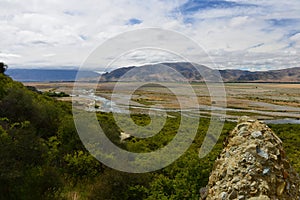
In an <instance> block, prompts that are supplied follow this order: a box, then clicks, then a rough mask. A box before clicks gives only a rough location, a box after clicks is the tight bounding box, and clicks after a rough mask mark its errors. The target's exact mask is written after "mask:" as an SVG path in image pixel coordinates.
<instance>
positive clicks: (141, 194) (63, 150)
mask: <svg viewBox="0 0 300 200" xmlns="http://www.w3.org/2000/svg"><path fill="white" fill-rule="evenodd" d="M172 115H173V116H175V117H173V118H168V119H167V121H166V124H165V126H164V127H163V129H162V130H161V131H160V133H159V134H157V135H156V136H155V137H151V138H148V139H136V138H133V139H131V140H129V141H127V142H125V143H124V142H123V143H121V142H120V140H119V133H120V132H121V130H120V129H119V128H118V127H117V126H116V124H115V122H114V119H113V115H112V113H98V114H97V117H98V120H99V121H101V127H102V129H103V130H104V132H105V133H106V134H107V136H108V137H109V138H110V139H111V140H112V141H113V142H114V143H115V144H117V145H118V146H120V147H121V148H124V149H126V150H129V151H133V152H148V151H152V150H154V149H157V148H160V147H162V146H163V145H166V144H167V143H168V142H169V141H171V140H172V138H173V137H174V134H175V133H176V129H178V125H179V123H180V116H179V115H176V113H172ZM131 116H132V118H133V120H134V121H135V123H137V124H139V125H147V124H148V123H149V120H150V119H149V116H147V115H143V114H132V115H131ZM199 124H200V125H199V128H198V133H197V136H196V138H195V140H194V142H193V143H192V145H191V147H190V148H189V149H188V151H187V152H186V153H185V154H184V155H183V156H181V157H180V158H179V159H178V160H177V161H176V162H174V163H173V164H171V165H170V166H168V167H166V168H164V169H162V170H159V171H156V172H152V173H145V174H129V173H124V172H118V171H116V170H113V169H110V168H108V167H106V166H104V165H103V164H101V163H100V162H98V161H97V160H96V159H94V158H93V157H92V156H91V155H90V154H89V153H88V152H87V151H86V150H85V148H84V147H83V145H82V143H81V141H80V139H79V137H78V135H77V133H76V129H75V126H74V123H73V118H72V113H71V104H70V103H67V102H61V101H57V100H56V99H54V98H51V97H49V96H47V95H45V94H39V93H37V92H34V91H31V90H29V89H28V88H26V87H24V86H23V85H22V84H21V83H18V82H14V81H13V80H12V79H11V78H9V77H7V76H5V75H3V74H0V152H1V153H0V199H24V200H26V199H30V200H35V199H135V200H139V199H148V200H154V199H199V189H200V188H201V187H203V186H205V185H206V184H207V182H208V177H209V173H210V171H211V169H212V165H213V162H214V160H215V159H216V157H217V156H218V154H219V153H220V151H221V150H222V148H223V146H222V143H223V141H224V140H225V137H226V134H228V132H229V131H230V130H231V129H232V128H233V127H234V125H235V124H233V123H226V124H225V127H224V128H223V133H222V135H221V137H220V138H219V141H218V143H217V144H216V146H215V147H214V149H213V151H212V152H211V153H210V154H209V155H207V156H206V157H205V158H204V159H201V160H200V159H199V157H198V151H199V147H200V145H201V144H202V141H203V139H204V137H205V134H206V130H207V128H208V126H207V125H208V124H209V121H208V119H201V120H200V123H199ZM272 128H273V129H274V131H275V132H276V133H277V134H278V135H279V136H280V137H281V138H282V139H283V141H284V145H285V148H286V149H287V155H288V156H289V157H290V159H291V160H292V163H293V164H294V166H295V167H296V169H297V170H298V172H300V161H299V159H297V155H299V153H300V149H299V146H300V145H299V143H300V137H299V135H298V134H297V130H299V128H300V127H299V125H289V124H287V125H273V126H272Z"/></svg>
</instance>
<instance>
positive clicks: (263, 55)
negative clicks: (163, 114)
mask: <svg viewBox="0 0 300 200" xmlns="http://www.w3.org/2000/svg"><path fill="white" fill-rule="evenodd" d="M144 27H161V28H164V29H170V30H174V31H177V32H180V33H183V34H185V35H186V36H187V37H190V38H191V39H193V40H194V41H196V42H197V43H198V44H199V45H200V46H203V48H204V49H205V50H206V51H207V52H208V53H209V55H211V57H212V59H214V61H215V62H216V63H217V65H218V66H219V67H221V68H226V67H227V68H245V67H248V68H249V69H250V68H251V69H252V68H258V69H260V68H273V69H275V68H284V67H292V66H299V62H298V61H299V58H298V57H297V56H296V55H297V53H299V50H300V41H299V40H300V39H299V33H300V28H299V27H300V1H298V0H290V1H281V0H273V1H269V0H230V1H229V0H228V1H227V0H201V1H196V0H185V1H177V0H169V1H161V0H149V1H147V2H144V1H138V0H130V1H129V0H118V1H117V0H111V1H96V0H87V1H80V0H72V1H71V0H66V1H53V0H43V1H36V0H28V1H21V0H14V1H0V31H1V36H0V37H1V38H0V45H1V47H2V49H1V50H2V52H5V54H4V53H2V54H0V58H1V60H3V61H4V62H7V64H9V65H10V66H12V67H24V66H26V67H43V66H45V67H51V66H79V65H80V64H81V63H83V62H84V60H85V59H86V58H87V57H88V55H89V54H90V52H92V50H93V49H95V48H96V47H97V46H98V45H100V44H101V43H103V42H104V41H105V40H107V39H109V38H111V37H114V36H116V35H118V34H120V33H123V32H125V31H130V30H135V29H139V28H144ZM161 39H162V40H163V37H162V38H161ZM174 45H177V46H178V48H180V41H177V42H175V44H174ZM187 52H189V51H187ZM148 53H149V55H151V56H146V55H143V56H142V54H141V53H140V52H139V53H137V54H136V55H134V54H132V56H133V57H132V58H130V57H127V62H126V60H123V61H122V65H135V64H141V63H143V62H144V63H149V62H150V63H151V62H157V61H159V59H161V60H162V61H163V60H164V59H165V58H166V57H165V56H163V55H161V54H160V53H159V52H157V53H156V54H155V53H154V52H152V53H150V52H148ZM193 53H194V52H193ZM9 55H10V56H9ZM13 55H17V56H13ZM45 55H51V56H45ZM137 55H139V56H137ZM193 56H197V55H193ZM170 59H171V60H173V58H170ZM203 62H205V61H203Z"/></svg>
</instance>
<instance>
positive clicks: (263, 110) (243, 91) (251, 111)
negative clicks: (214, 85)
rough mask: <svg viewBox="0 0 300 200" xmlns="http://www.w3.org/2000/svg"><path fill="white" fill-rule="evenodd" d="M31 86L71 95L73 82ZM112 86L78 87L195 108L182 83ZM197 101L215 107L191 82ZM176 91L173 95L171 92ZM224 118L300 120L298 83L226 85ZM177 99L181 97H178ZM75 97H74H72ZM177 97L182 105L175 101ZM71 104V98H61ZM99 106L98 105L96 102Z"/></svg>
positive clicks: (120, 99) (143, 102) (144, 102)
mask: <svg viewBox="0 0 300 200" xmlns="http://www.w3.org/2000/svg"><path fill="white" fill-rule="evenodd" d="M25 85H28V86H34V87H36V88H37V89H38V90H40V91H42V92H45V91H53V92H65V93H67V94H72V92H73V85H74V84H73V83H70V82H68V83H65V82H62V83H59V82H56V83H26V84H25ZM114 86H115V83H113V82H108V83H100V84H98V85H97V84H96V83H80V85H79V88H80V89H84V90H87V91H88V90H91V89H95V88H97V89H96V90H95V91H96V92H95V95H97V96H100V97H104V98H106V99H111V94H112V93H113V94H114V101H117V104H126V101H125V100H124V96H126V95H131V101H130V104H131V105H133V106H137V107H138V106H141V107H149V106H151V107H155V106H156V105H157V106H159V107H161V106H163V107H165V108H167V109H179V108H181V109H190V108H193V107H194V105H193V103H192V102H191V98H190V94H189V92H187V91H188V90H187V87H188V86H187V85H185V84H174V83H172V84H167V86H166V87H167V88H166V87H162V86H160V85H158V84H150V85H149V84H148V85H144V86H142V87H138V88H135V87H136V83H121V84H120V85H119V87H118V88H117V89H115V88H114ZM190 86H191V87H192V88H193V90H194V91H195V94H196V95H197V98H198V103H199V105H200V107H201V106H203V107H205V106H217V105H214V102H212V100H211V98H210V94H209V91H208V89H207V86H206V85H205V84H203V83H193V84H191V85H190ZM171 90H172V91H173V92H174V91H175V92H176V95H175V94H174V93H172V91H171ZM225 90H226V98H225V100H226V105H227V106H226V112H227V115H226V117H227V118H229V119H235V118H236V117H237V116H240V115H250V116H253V117H256V118H259V119H278V118H279V119H282V118H292V119H299V118H300V84H271V83H226V84H225ZM179 96H180V97H179ZM73 98H76V97H73ZM178 98H180V102H181V105H180V104H179V102H178ZM60 99H61V100H65V101H71V100H72V98H71V97H64V98H60ZM97 104H99V105H100V109H101V102H97ZM200 113H202V114H209V111H207V110H201V108H200Z"/></svg>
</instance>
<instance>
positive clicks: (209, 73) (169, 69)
mask: <svg viewBox="0 0 300 200" xmlns="http://www.w3.org/2000/svg"><path fill="white" fill-rule="evenodd" d="M216 72H217V71H215V70H212V69H210V68H208V67H206V66H204V65H198V64H191V63H188V62H177V63H160V64H153V65H143V66H139V67H135V66H131V67H123V68H118V69H116V70H114V71H112V72H107V73H105V74H102V76H101V79H100V80H101V81H167V82H173V81H190V82H191V81H198V82H202V81H204V78H205V80H206V81H208V80H218V81H220V80H219V77H218V76H217V73H216ZM120 78H121V79H120Z"/></svg>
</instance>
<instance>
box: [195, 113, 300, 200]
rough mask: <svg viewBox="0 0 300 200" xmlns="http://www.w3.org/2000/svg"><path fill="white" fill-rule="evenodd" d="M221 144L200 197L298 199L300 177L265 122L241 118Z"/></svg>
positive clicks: (240, 199) (223, 199)
mask: <svg viewBox="0 0 300 200" xmlns="http://www.w3.org/2000/svg"><path fill="white" fill-rule="evenodd" d="M224 145H225V147H224V149H223V151H222V153H221V154H220V156H219V158H218V159H217V160H216V161H215V164H214V168H213V171H212V173H211V175H210V177H209V183H208V185H207V187H206V188H202V189H201V190H200V193H201V198H200V199H203V200H204V199H205V200H214V199H218V200H219V199H220V200H226V199H238V200H243V199H251V200H255V199H257V200H258V199H259V200H264V199H265V200H268V199H270V200H273V199H274V200H275V199H278V200H281V199H289V200H291V199H295V200H300V179H299V176H298V174H297V173H296V172H295V170H294V169H293V168H292V167H291V165H290V163H289V161H288V159H287V157H286V155H285V151H284V149H283V147H282V141H281V140H280V138H279V137H278V136H276V134H275V133H274V132H273V131H272V130H271V129H270V128H269V127H268V126H267V125H266V124H265V123H263V122H260V121H257V120H253V119H250V118H248V117H242V118H240V120H239V122H238V125H237V126H236V127H235V128H234V130H233V131H232V132H231V133H230V134H229V136H228V138H227V141H226V144H224Z"/></svg>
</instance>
